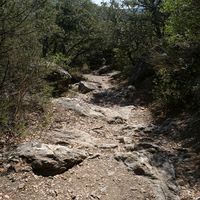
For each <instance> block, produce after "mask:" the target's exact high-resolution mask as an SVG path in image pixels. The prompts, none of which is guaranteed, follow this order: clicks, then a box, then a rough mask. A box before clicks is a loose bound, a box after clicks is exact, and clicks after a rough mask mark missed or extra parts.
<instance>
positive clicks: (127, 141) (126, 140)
mask: <svg viewBox="0 0 200 200" xmlns="http://www.w3.org/2000/svg"><path fill="white" fill-rule="evenodd" d="M117 139H118V140H119V142H120V143H123V144H131V143H132V142H133V141H132V139H131V138H130V137H123V136H119V137H118V138H117Z"/></svg>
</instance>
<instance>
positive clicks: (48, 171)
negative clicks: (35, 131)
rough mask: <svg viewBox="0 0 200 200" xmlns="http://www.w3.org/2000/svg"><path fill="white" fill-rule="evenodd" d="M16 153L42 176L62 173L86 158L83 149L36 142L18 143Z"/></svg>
mask: <svg viewBox="0 0 200 200" xmlns="http://www.w3.org/2000/svg"><path fill="white" fill-rule="evenodd" d="M17 155H18V156H19V157H22V158H24V159H25V160H26V161H27V162H28V163H30V164H31V166H32V168H33V171H34V172H35V173H36V174H39V175H43V176H52V175H56V174H60V173H63V172H65V171H66V170H68V169H70V168H72V167H73V166H74V165H76V164H79V163H81V162H82V161H83V160H84V159H85V158H86V155H85V153H84V152H83V151H78V150H74V149H69V148H67V147H64V146H60V145H49V144H43V143H37V142H28V143H23V144H21V145H19V146H18V148H17Z"/></svg>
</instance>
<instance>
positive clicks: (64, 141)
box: [47, 129, 97, 147]
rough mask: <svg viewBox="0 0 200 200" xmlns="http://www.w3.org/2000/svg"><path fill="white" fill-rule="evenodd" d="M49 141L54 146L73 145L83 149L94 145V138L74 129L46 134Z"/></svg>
mask: <svg viewBox="0 0 200 200" xmlns="http://www.w3.org/2000/svg"><path fill="white" fill-rule="evenodd" d="M47 135H48V136H49V141H50V142H53V143H54V144H60V145H63V146H67V145H74V144H77V145H78V146H83V147H93V146H95V144H96V140H97V139H96V138H94V137H92V136H91V135H90V134H88V133H86V132H85V131H81V130H76V129H72V130H69V129H61V130H55V131H51V132H49V133H47Z"/></svg>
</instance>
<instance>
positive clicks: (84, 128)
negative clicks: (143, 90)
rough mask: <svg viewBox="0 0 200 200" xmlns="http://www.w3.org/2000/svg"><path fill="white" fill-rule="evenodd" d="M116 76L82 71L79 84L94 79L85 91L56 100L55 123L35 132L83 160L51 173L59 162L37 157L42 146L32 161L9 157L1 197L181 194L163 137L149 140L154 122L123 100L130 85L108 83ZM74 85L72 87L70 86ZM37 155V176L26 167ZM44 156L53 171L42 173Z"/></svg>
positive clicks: (174, 198)
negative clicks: (120, 85)
mask: <svg viewBox="0 0 200 200" xmlns="http://www.w3.org/2000/svg"><path fill="white" fill-rule="evenodd" d="M114 74H116V73H110V74H106V75H101V76H100V75H92V74H89V75H85V78H86V79H87V81H86V82H85V83H84V84H91V83H92V88H89V89H91V91H90V92H88V93H85V92H83V93H81V92H77V93H76V95H73V96H72V97H61V98H58V99H54V100H53V109H54V116H55V120H54V123H53V124H52V125H51V127H50V128H49V129H48V130H46V131H45V132H43V133H42V134H39V135H36V136H35V138H34V141H35V142H37V143H40V144H42V143H44V144H48V145H49V144H51V145H55V146H54V147H59V148H60V147H67V148H70V151H72V153H70V156H71V157H70V158H69V160H70V162H71V160H72V159H75V158H74V157H73V156H72V154H73V153H74V152H73V150H78V151H79V152H81V153H82V154H84V155H85V157H84V159H83V160H82V161H81V162H79V163H77V164H75V165H73V166H72V167H69V169H67V170H65V169H66V168H64V169H63V171H62V173H61V174H60V172H61V171H58V172H59V173H58V174H56V173H57V171H55V170H57V169H58V168H59V170H61V167H60V166H57V165H58V164H59V162H60V161H59V162H58V160H59V159H61V158H57V157H56V158H55V156H56V155H58V153H57V154H53V156H52V155H47V157H45V161H44V160H42V159H43V156H46V154H45V151H47V150H44V149H42V147H41V146H40V147H38V149H39V150H38V149H36V150H37V152H36V153H38V152H39V156H38V157H39V158H38V157H36V156H35V155H34V156H35V157H34V159H33V158H31V159H32V160H31V159H30V155H29V164H28V165H27V163H26V162H25V161H23V162H22V161H20V162H19V161H18V160H14V161H13V160H12V163H11V164H9V169H10V171H9V172H7V173H6V174H4V175H2V176H1V177H0V199H12V200H19V199H23V200H27V199H30V200H36V199H37V200H43V199H44V200H50V199H58V200H71V199H75V200H86V199H88V200H89V199H91V200H95V199H102V200H151V199H155V200H178V199H179V197H178V193H179V191H178V187H177V185H176V183H175V172H174V168H173V165H172V164H171V161H170V153H169V152H168V151H167V150H166V149H164V148H163V147H162V141H157V142H155V141H154V139H153V136H149V133H151V132H153V131H154V130H156V128H157V127H156V126H155V125H154V124H153V121H152V117H151V113H150V111H149V110H148V109H147V108H145V107H142V106H137V105H136V104H135V105H131V104H129V103H128V104H127V105H126V104H125V103H124V102H126V98H127V97H128V96H129V93H133V92H134V90H135V89H134V88H133V87H130V86H129V87H127V88H123V89H118V88H117V85H115V84H114V83H113V81H112V77H113V75H114ZM90 86H91V85H90ZM85 87H89V86H88V85H85ZM72 90H75V91H76V90H77V88H76V87H75V86H72ZM73 94H74V93H73ZM27 142H29V141H27ZM32 146H34V145H32ZM32 146H31V148H33V147H32ZM36 146H37V145H36ZM34 148H37V147H34ZM48 148H50V147H48ZM32 150H34V151H35V149H32ZM32 150H31V149H30V150H29V152H28V153H29V154H30V151H32ZM40 150H41V151H40ZM54 153H55V152H54ZM44 154H45V155H44ZM73 155H74V154H73ZM26 156H27V155H23V157H26ZM31 156H32V155H31ZM59 156H60V155H58V157H59ZM72 157H73V158H72ZM15 159H17V158H15ZM36 159H40V168H39V169H38V174H37V173H33V171H32V168H33V167H35V168H36V167H37V166H38V165H33V163H34V162H35V161H36ZM52 159H53V164H52ZM41 160H42V161H41ZM26 161H27V160H26ZM33 161H34V162H33ZM45 162H46V163H47V165H48V164H49V163H51V164H52V165H51V166H53V168H52V169H51V168H50V165H49V168H48V170H52V171H53V170H54V171H53V173H54V175H52V176H43V174H42V173H43V172H42V170H43V168H42V167H43V166H41V165H44V163H45ZM55 162H56V163H55ZM62 162H68V161H66V160H64V161H63V160H62ZM55 165H56V167H55ZM31 167H32V168H31ZM64 167H66V166H64ZM45 169H46V168H45Z"/></svg>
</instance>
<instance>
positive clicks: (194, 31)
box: [163, 0, 200, 42]
mask: <svg viewBox="0 0 200 200" xmlns="http://www.w3.org/2000/svg"><path fill="white" fill-rule="evenodd" d="M163 10H164V12H166V13H168V14H169V19H168V21H167V23H166V26H165V31H166V35H167V36H169V37H168V40H169V41H170V42H185V41H199V39H200V34H199V33H200V25H199V21H200V5H199V3H198V1H194V0H166V1H165V3H164V5H163Z"/></svg>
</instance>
